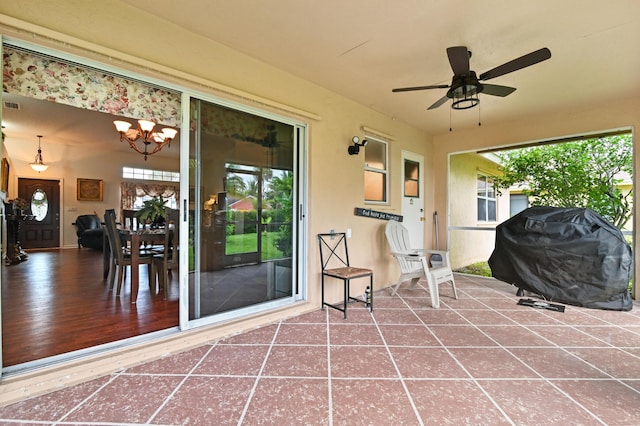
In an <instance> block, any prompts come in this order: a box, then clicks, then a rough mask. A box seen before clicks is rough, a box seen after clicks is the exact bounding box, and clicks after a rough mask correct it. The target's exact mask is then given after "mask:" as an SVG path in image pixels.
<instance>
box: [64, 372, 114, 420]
mask: <svg viewBox="0 0 640 426" xmlns="http://www.w3.org/2000/svg"><path fill="white" fill-rule="evenodd" d="M124 371H125V370H121V371H119V372H118V373H117V374H112V375H111V377H110V378H109V380H107V381H106V382H105V383H103V384H102V385H101V386H99V387H98V389H96V390H95V391H93V392H91V394H90V395H88V396H87V397H86V398H84V399H83V400H82V401H80V402H79V403H78V404H76V406H75V407H73V408H71V409H70V410H69V411H68V412H67V413H66V414H64V415H63V416H62V417H60V419H58V420H56V421H54V423H53V424H54V425H56V424H59V423H60V422H63V421H64V419H65V418H67V417H69V416H70V415H71V414H73V413H74V412H75V411H77V410H79V409H80V407H81V406H82V405H83V404H84V403H86V402H87V401H89V400H90V399H91V398H93V397H94V396H96V395H97V394H98V392H100V391H101V390H102V389H104V388H105V387H107V385H109V384H110V383H112V382H113V381H114V380H115V379H116V378H118V377H120V376H121V375H122V373H124Z"/></svg>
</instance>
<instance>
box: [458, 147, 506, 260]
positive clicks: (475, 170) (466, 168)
mask: <svg viewBox="0 0 640 426" xmlns="http://www.w3.org/2000/svg"><path fill="white" fill-rule="evenodd" d="M498 173H499V171H498V168H497V164H496V163H494V162H493V161H490V160H488V159H486V158H484V157H483V156H480V155H478V154H475V153H464V154H456V155H452V156H451V157H450V158H449V179H450V180H449V194H450V198H449V200H450V201H449V220H450V232H449V234H448V236H449V251H450V256H451V265H452V267H453V268H454V269H455V268H460V267H462V266H466V265H469V264H471V263H475V262H480V261H486V260H488V259H489V256H490V255H491V252H492V251H493V247H494V242H495V232H494V231H491V230H487V228H491V229H493V228H495V226H496V225H497V224H498V223H500V222H503V221H504V220H506V219H508V218H509V195H508V194H507V193H505V194H503V195H497V194H496V221H495V222H494V221H491V222H481V221H478V212H477V210H478V209H477V202H476V201H477V198H478V194H477V177H478V174H483V175H487V176H491V175H497V174H498ZM461 228H464V229H461Z"/></svg>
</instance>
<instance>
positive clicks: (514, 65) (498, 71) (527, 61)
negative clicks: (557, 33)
mask: <svg viewBox="0 0 640 426" xmlns="http://www.w3.org/2000/svg"><path fill="white" fill-rule="evenodd" d="M550 57H551V51H550V50H549V49H547V48H546V47H543V48H542V49H539V50H536V51H535V52H531V53H528V54H526V55H524V56H521V57H519V58H516V59H514V60H513V61H509V62H507V63H504V64H502V65H500V66H497V67H495V68H493V69H491V70H489V71H487V72H485V73H482V74H480V77H479V78H478V79H479V80H489V79H492V78H496V77H500V76H501V75H505V74H509V73H510V72H514V71H517V70H519V69H522V68H526V67H528V66H531V65H533V64H537V63H538V62H542V61H546V60H547V59H549V58H550Z"/></svg>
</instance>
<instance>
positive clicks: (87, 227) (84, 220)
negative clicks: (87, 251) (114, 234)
mask: <svg viewBox="0 0 640 426" xmlns="http://www.w3.org/2000/svg"><path fill="white" fill-rule="evenodd" d="M73 225H75V227H76V235H77V236H78V248H80V247H88V248H92V249H94V250H101V251H102V249H103V241H104V229H103V228H102V222H101V221H100V219H99V218H98V216H97V215H95V214H84V215H80V216H78V217H77V218H76V221H75V222H73Z"/></svg>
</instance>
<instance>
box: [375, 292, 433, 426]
mask: <svg viewBox="0 0 640 426" xmlns="http://www.w3.org/2000/svg"><path fill="white" fill-rule="evenodd" d="M396 295H397V296H398V297H400V296H399V295H398V293H397V292H396ZM401 300H402V302H403V303H405V304H406V303H407V302H405V301H404V300H403V299H402V298H401ZM407 307H408V308H409V309H410V310H411V311H412V312H413V310H412V309H411V307H410V306H408V305H407ZM370 315H371V318H372V319H373V324H374V325H375V326H376V329H377V330H378V334H379V335H380V338H381V339H382V343H383V344H384V348H385V349H386V350H387V354H388V355H389V359H391V363H392V364H393V368H395V370H396V374H397V375H398V378H399V379H400V384H401V385H402V389H404V393H405V395H406V396H407V399H408V400H409V404H410V405H411V408H412V409H413V414H414V415H415V416H416V418H417V419H418V423H419V424H420V425H421V426H424V422H423V421H422V416H421V415H420V411H418V407H416V404H415V401H414V400H413V397H412V396H411V392H409V388H408V387H407V384H406V383H405V381H404V377H403V376H402V373H401V372H400V367H398V364H397V363H396V360H395V358H394V357H393V354H392V353H391V349H389V346H388V345H387V340H386V339H385V338H384V335H383V334H382V330H380V326H379V324H378V320H376V317H375V316H374V315H373V312H371V313H370ZM414 315H415V314H414Z"/></svg>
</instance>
